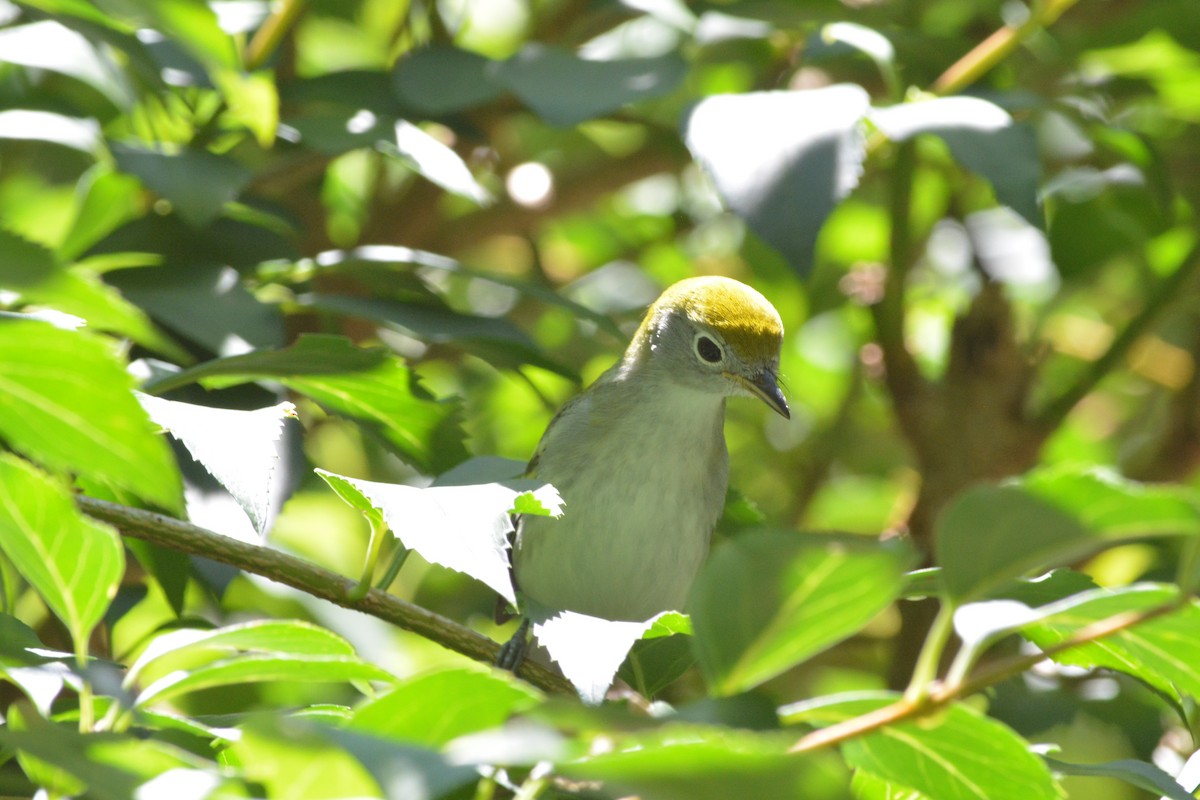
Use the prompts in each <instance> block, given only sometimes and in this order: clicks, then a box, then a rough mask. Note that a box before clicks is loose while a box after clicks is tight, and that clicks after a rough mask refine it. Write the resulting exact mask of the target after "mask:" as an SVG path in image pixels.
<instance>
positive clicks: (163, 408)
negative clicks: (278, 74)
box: [137, 393, 296, 537]
mask: <svg viewBox="0 0 1200 800" xmlns="http://www.w3.org/2000/svg"><path fill="white" fill-rule="evenodd" d="M137 398H138V402H140V403H141V404H142V408H144V409H146V413H148V414H149V415H150V418H151V419H152V420H154V421H155V422H156V423H158V424H159V425H161V426H162V427H163V428H164V429H165V430H166V431H168V432H169V433H170V434H171V435H172V436H174V437H175V438H176V439H178V440H179V441H180V442H182V443H183V446H184V447H186V448H187V451H188V452H189V453H191V454H192V458H194V459H196V461H198V462H200V464H202V465H203V466H204V468H205V469H206V470H208V471H209V473H211V474H212V476H213V477H214V478H216V479H217V482H218V483H220V484H221V485H222V486H224V487H225V489H226V490H228V492H229V493H230V494H231V495H233V499H234V500H236V501H237V504H238V505H239V506H241V507H242V510H243V511H245V512H246V515H247V516H248V517H249V518H250V522H251V523H253V525H254V530H255V531H256V532H257V533H258V535H259V536H260V537H265V536H266V535H267V525H268V522H269V519H268V514H269V512H270V508H271V499H272V495H273V493H274V491H275V489H276V488H277V487H276V483H277V481H276V472H275V467H276V466H278V464H279V456H280V453H279V447H278V443H279V437H280V436H281V435H282V434H283V421H284V419H285V418H287V417H292V418H295V417H296V407H295V406H294V405H292V404H291V403H288V402H284V403H280V404H279V405H276V406H271V407H269V408H260V409H256V410H253V411H239V410H236V409H228V408H210V407H209V406H198V405H194V404H192V403H182V402H179V401H175V400H163V399H162V398H159V397H151V396H150V395H145V394H141V393H138V395H137Z"/></svg>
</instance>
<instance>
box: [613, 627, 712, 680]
mask: <svg viewBox="0 0 1200 800" xmlns="http://www.w3.org/2000/svg"><path fill="white" fill-rule="evenodd" d="M694 663H696V657H695V655H694V651H693V647H692V621H691V619H689V618H688V617H687V616H686V615H684V614H680V613H678V612H674V613H668V614H663V615H661V616H659V617H657V618H656V619H655V620H654V624H652V625H651V626H650V627H649V628H647V629H646V630H645V632H644V633H642V637H641V638H640V639H638V640H637V641H636V642H634V643H633V648H632V649H631V650H630V651H629V656H628V657H627V658H626V659H625V663H624V664H622V665H621V669H620V670H618V672H617V675H619V676H620V678H621V679H622V680H623V681H625V682H626V683H628V684H629V685H630V686H632V687H634V688H635V689H637V690H638V692H640V693H641V694H642V695H643V696H645V697H654V696H655V695H657V694H658V693H659V692H660V691H662V690H663V689H665V688H666V687H667V686H670V685H671V684H672V683H674V682H675V680H676V679H678V678H679V677H680V676H681V675H683V673H685V672H686V671H687V670H688V669H689V668H690V667H691V666H692V665H693V664H694Z"/></svg>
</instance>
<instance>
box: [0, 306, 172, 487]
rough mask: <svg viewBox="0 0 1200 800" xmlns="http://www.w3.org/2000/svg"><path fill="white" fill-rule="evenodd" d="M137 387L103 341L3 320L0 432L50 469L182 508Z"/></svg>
mask: <svg viewBox="0 0 1200 800" xmlns="http://www.w3.org/2000/svg"><path fill="white" fill-rule="evenodd" d="M132 388H133V380H132V378H130V377H129V375H128V374H127V373H126V372H125V370H124V369H123V368H122V366H121V364H120V363H119V362H118V361H117V360H116V359H115V358H114V357H113V355H112V353H111V350H110V348H109V347H108V346H107V345H106V344H105V343H104V342H103V341H101V340H100V339H98V338H96V337H94V336H91V335H89V334H87V333H84V332H76V331H64V330H60V329H58V328H55V327H53V326H51V325H47V324H46V323H43V322H29V321H17V320H11V319H0V437H3V438H4V439H5V440H6V441H7V442H8V443H9V444H10V445H11V446H12V447H13V448H14V449H16V450H19V451H20V452H22V453H24V454H25V455H27V456H29V457H30V458H32V459H34V460H36V461H39V462H41V463H43V464H45V465H47V466H49V467H52V468H54V469H59V470H64V471H72V472H77V473H79V474H81V475H84V476H87V477H89V478H93V479H96V480H99V481H105V482H109V483H112V484H115V485H116V486H119V487H121V488H123V489H128V490H129V491H131V492H133V493H134V494H136V495H138V496H139V497H142V498H145V499H146V500H150V501H152V502H154V503H157V504H158V505H159V506H162V507H163V508H166V509H169V510H172V511H177V510H179V509H180V507H181V502H180V495H181V486H180V478H179V470H178V469H177V468H176V466H175V461H174V458H173V457H172V455H171V452H170V449H169V448H168V447H167V444H166V442H165V441H164V440H163V438H162V437H161V436H159V435H157V434H156V433H155V432H154V429H153V426H152V425H151V423H150V420H149V418H148V417H147V416H146V412H144V411H143V410H142V409H141V407H140V406H139V405H138V403H137V400H135V399H134V397H133V392H132Z"/></svg>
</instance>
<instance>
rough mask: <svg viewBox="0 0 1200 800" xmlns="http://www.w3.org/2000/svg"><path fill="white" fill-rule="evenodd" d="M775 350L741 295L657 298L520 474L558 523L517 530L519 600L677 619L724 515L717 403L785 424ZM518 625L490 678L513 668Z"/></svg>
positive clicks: (764, 319)
mask: <svg viewBox="0 0 1200 800" xmlns="http://www.w3.org/2000/svg"><path fill="white" fill-rule="evenodd" d="M782 340H783V322H782V320H781V319H780V316H779V313H778V312H777V311H776V310H775V307H774V306H773V305H772V304H771V303H770V301H768V300H767V299H766V298H765V297H764V296H763V295H762V294H761V293H759V292H758V291H757V290H755V289H753V288H751V287H750V286H747V285H746V284H744V283H741V282H740V281H737V280H734V279H732V278H727V277H721V276H704V277H694V278H688V279H685V280H681V281H679V282H678V283H675V284H673V285H672V286H670V287H668V288H667V289H666V290H665V291H664V292H663V293H662V294H661V295H660V296H659V298H658V299H657V300H655V301H654V303H652V304H651V305H650V307H649V309H648V310H647V312H646V315H645V317H644V318H643V319H642V322H641V324H640V326H639V327H638V329H637V331H636V333H635V334H634V335H633V338H632V340H631V341H630V343H629V346H628V348H627V349H626V350H625V353H624V355H623V356H622V357H621V358H620V360H619V361H618V362H617V363H616V364H614V365H613V366H612V367H611V368H610V369H609V370H607V371H606V372H605V373H604V374H603V375H601V376H600V377H599V378H598V379H597V380H596V381H595V382H594V383H592V384H591V385H590V386H589V387H588V388H587V389H585V390H584V391H583V392H582V393H581V394H579V395H577V396H576V397H574V398H573V399H571V400H570V401H568V402H567V403H566V404H565V405H564V406H563V407H562V408H561V410H560V411H559V412H558V414H557V415H555V416H554V418H553V419H552V420H551V421H550V424H549V425H548V426H547V428H546V431H545V433H544V434H543V436H542V438H541V441H540V442H539V444H538V446H537V449H536V451H535V453H534V456H533V458H532V459H531V460H530V462H529V465H528V467H527V469H526V477H529V478H535V479H537V480H538V481H544V482H546V483H549V484H551V485H553V486H554V487H555V489H557V490H558V492H559V495H560V496H561V497H562V500H563V509H564V511H565V513H564V515H563V516H562V517H561V518H559V519H555V518H551V517H541V516H528V515H527V516H523V517H520V518H519V519H517V520H516V528H515V536H514V539H513V543H512V555H511V576H512V579H513V584H514V588H515V590H516V593H517V596H518V600H522V599H524V600H525V601H527V602H528V601H532V602H533V603H535V604H536V605H537V606H540V607H541V608H542V609H551V610H555V611H572V612H576V613H578V614H584V615H588V616H592V617H599V618H602V619H606V620H614V621H620V620H624V621H645V620H648V619H650V618H651V617H653V616H655V615H656V614H658V613H660V612H663V611H671V610H683V609H684V607H685V604H686V602H687V599H688V593H689V591H690V589H691V586H692V582H693V580H694V579H695V577H696V575H697V573H698V572H699V571H700V568H701V566H702V565H703V563H704V560H705V558H706V556H707V554H708V549H709V541H710V539H711V537H712V532H713V529H714V528H715V527H716V523H717V520H718V518H719V517H720V515H721V511H722V509H723V507H724V503H725V495H726V489H727V485H728V478H729V455H728V452H727V450H726V446H725V436H724V422H725V405H726V400H727V398H730V397H736V396H750V397H757V398H759V399H760V400H762V401H763V402H764V403H765V404H766V405H767V407H768V408H770V409H771V410H772V411H774V412H776V413H778V414H780V415H781V416H783V417H785V418H790V411H789V409H788V403H787V400H786V399H785V397H784V395H783V392H782V390H781V388H780V385H779V357H780V348H781V345H782ZM528 622H529V618H528V615H527V614H526V615H525V620H524V622H523V624H522V626H521V627H520V628H519V629H518V631H517V633H516V635H514V637H513V639H512V640H510V642H509V645H506V647H505V649H504V650H502V653H501V658H500V662H499V663H500V664H501V666H507V667H509V668H514V669H515V666H518V665H519V663H520V660H521V659H522V658H523V653H524V645H523V644H522V643H521V642H523V641H525V639H526V637H527V630H528ZM519 640H521V641H519Z"/></svg>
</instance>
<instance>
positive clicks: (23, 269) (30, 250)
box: [0, 228, 189, 361]
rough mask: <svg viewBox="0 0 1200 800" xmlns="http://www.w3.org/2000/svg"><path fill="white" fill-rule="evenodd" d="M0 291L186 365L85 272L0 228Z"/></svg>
mask: <svg viewBox="0 0 1200 800" xmlns="http://www.w3.org/2000/svg"><path fill="white" fill-rule="evenodd" d="M0 289H9V290H12V291H16V292H19V293H20V295H21V297H22V298H23V299H24V300H25V301H26V302H29V303H32V304H37V305H43V306H48V307H50V308H53V309H55V310H57V311H62V312H65V313H67V314H74V315H75V316H78V317H82V318H83V319H85V320H87V323H88V326H89V327H91V328H95V329H98V330H103V331H111V332H113V333H118V334H121V335H123V336H128V337H129V338H130V339H133V340H134V341H135V342H137V343H138V344H141V345H144V346H146V347H148V348H150V349H152V350H157V351H158V352H160V353H163V354H166V355H169V356H171V357H173V358H176V359H178V360H183V361H187V360H188V358H189V356H188V354H187V353H186V352H185V351H183V350H182V349H180V347H179V346H178V345H176V344H175V343H174V342H173V341H171V340H170V339H168V338H167V337H166V336H164V335H163V334H162V332H161V331H159V330H158V329H157V328H155V327H154V325H153V324H152V323H151V322H150V319H149V318H148V317H147V316H146V314H145V312H143V311H142V310H141V309H140V308H138V307H137V306H135V305H133V304H131V303H129V302H128V301H127V300H125V298H123V297H122V296H121V295H120V293H119V292H117V291H116V290H115V289H113V288H112V287H111V286H107V285H105V284H104V283H102V282H101V281H100V279H99V278H97V277H96V276H95V275H93V274H91V273H89V272H87V271H86V270H80V269H74V270H68V269H67V268H66V267H65V266H63V265H62V264H61V263H59V261H58V259H57V258H56V257H55V255H54V253H53V252H51V251H50V250H48V249H46V248H44V247H42V246H41V245H38V244H35V243H33V242H30V241H28V240H26V239H23V238H21V237H20V236H17V235H15V234H13V233H11V232H9V231H6V230H4V229H3V228H0Z"/></svg>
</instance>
